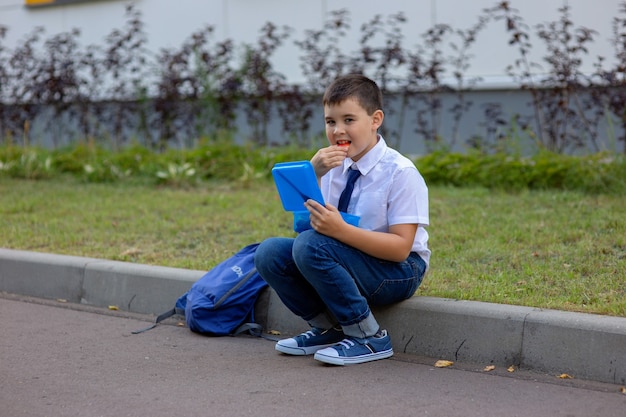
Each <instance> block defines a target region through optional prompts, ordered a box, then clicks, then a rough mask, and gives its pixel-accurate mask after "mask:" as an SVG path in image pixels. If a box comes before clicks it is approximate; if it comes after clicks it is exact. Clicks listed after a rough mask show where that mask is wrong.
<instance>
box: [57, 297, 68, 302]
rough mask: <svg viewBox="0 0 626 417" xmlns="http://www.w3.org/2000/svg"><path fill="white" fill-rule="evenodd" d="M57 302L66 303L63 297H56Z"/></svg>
mask: <svg viewBox="0 0 626 417" xmlns="http://www.w3.org/2000/svg"><path fill="white" fill-rule="evenodd" d="M57 302H59V303H67V300H66V299H65V298H57Z"/></svg>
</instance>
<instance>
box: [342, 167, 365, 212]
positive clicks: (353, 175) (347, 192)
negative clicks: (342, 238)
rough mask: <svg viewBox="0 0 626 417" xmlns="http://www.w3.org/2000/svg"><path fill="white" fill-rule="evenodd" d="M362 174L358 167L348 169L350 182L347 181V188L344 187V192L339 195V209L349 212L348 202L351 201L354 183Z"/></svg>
mask: <svg viewBox="0 0 626 417" xmlns="http://www.w3.org/2000/svg"><path fill="white" fill-rule="evenodd" d="M360 176H361V171H359V170H358V169H349V170H348V182H346V188H344V189H343V192H342V193H341V196H340V197H339V204H338V205H337V208H338V209H339V211H343V212H344V213H347V211H348V204H349V203H350V197H352V191H353V190H354V183H355V182H356V180H357V178H359V177H360Z"/></svg>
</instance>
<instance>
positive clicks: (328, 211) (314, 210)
mask: <svg viewBox="0 0 626 417" xmlns="http://www.w3.org/2000/svg"><path fill="white" fill-rule="evenodd" d="M304 207H306V209H307V210H308V211H309V213H310V214H311V216H310V218H311V227H312V228H313V230H315V231H316V232H318V233H321V234H323V235H326V236H329V237H336V236H338V235H339V234H340V233H341V229H342V227H343V226H346V225H347V224H348V223H346V222H345V220H344V219H343V217H341V213H339V210H337V207H335V206H333V205H331V204H326V206H323V205H321V204H320V203H318V202H317V201H315V200H312V199H311V200H307V201H305V202H304Z"/></svg>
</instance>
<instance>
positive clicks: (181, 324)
mask: <svg viewBox="0 0 626 417" xmlns="http://www.w3.org/2000/svg"><path fill="white" fill-rule="evenodd" d="M176 325H177V326H178V327H185V323H183V322H182V321H179V322H178V323H176Z"/></svg>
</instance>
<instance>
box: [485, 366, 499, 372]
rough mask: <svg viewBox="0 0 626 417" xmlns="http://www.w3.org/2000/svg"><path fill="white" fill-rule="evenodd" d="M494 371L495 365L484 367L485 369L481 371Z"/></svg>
mask: <svg viewBox="0 0 626 417" xmlns="http://www.w3.org/2000/svg"><path fill="white" fill-rule="evenodd" d="M494 369H496V366H495V365H489V366H485V369H483V371H485V372H490V371H493V370H494Z"/></svg>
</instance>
